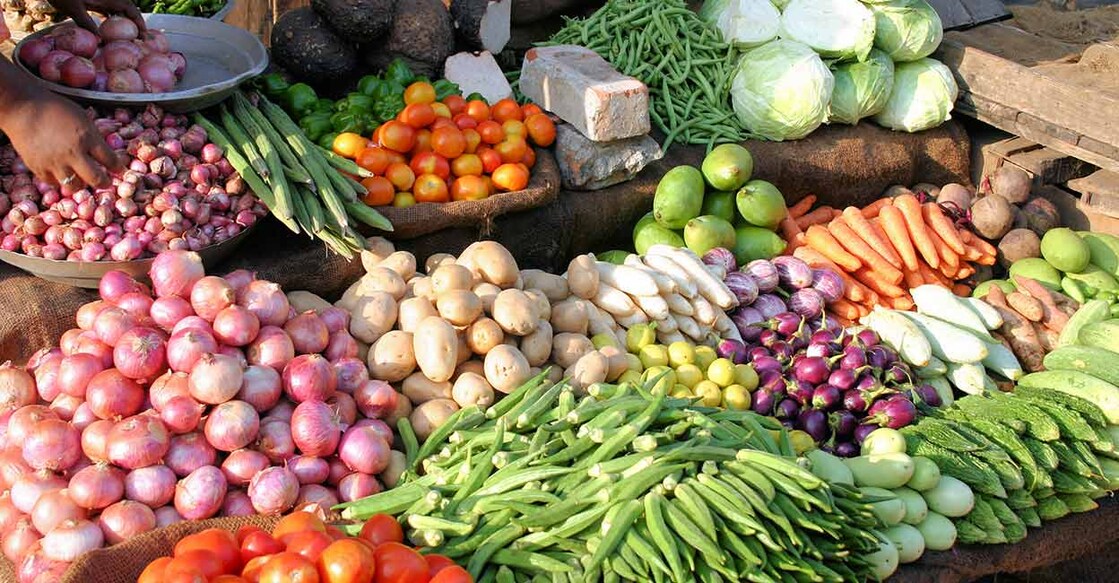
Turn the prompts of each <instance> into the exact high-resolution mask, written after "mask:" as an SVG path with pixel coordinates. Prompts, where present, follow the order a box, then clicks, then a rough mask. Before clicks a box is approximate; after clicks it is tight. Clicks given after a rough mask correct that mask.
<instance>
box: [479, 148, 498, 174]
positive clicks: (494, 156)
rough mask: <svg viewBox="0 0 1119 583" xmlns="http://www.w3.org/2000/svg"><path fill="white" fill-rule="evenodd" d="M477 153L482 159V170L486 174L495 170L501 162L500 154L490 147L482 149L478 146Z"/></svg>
mask: <svg viewBox="0 0 1119 583" xmlns="http://www.w3.org/2000/svg"><path fill="white" fill-rule="evenodd" d="M477 154H478V157H479V158H481V159H482V172H485V173H486V174H492V173H493V171H494V170H497V167H498V166H501V164H502V162H501V154H498V153H497V152H496V151H494V150H493V149H492V148H486V149H484V150H483V149H481V148H478V152H477Z"/></svg>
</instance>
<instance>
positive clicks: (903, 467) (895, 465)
mask: <svg viewBox="0 0 1119 583" xmlns="http://www.w3.org/2000/svg"><path fill="white" fill-rule="evenodd" d="M843 463H845V464H847V467H848V468H849V469H850V470H851V474H852V475H853V476H855V483H856V484H858V485H860V486H873V487H875V488H887V489H890V488H900V487H902V486H904V485H905V483H906V482H908V481H909V479H910V478H912V477H913V458H911V457H909V456H908V455H906V454H904V453H883V454H878V455H871V456H861V457H854V458H848V459H845V460H843Z"/></svg>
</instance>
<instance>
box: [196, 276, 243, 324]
mask: <svg viewBox="0 0 1119 583" xmlns="http://www.w3.org/2000/svg"><path fill="white" fill-rule="evenodd" d="M236 299H237V297H236V294H235V293H234V291H233V287H232V286H230V285H229V283H227V282H226V281H225V280H224V279H222V278H220V277H217V276H216V275H207V276H206V277H203V278H202V279H200V280H198V283H196V284H194V287H193V288H191V290H190V305H191V307H192V308H194V313H196V314H198V316H199V317H201V318H202V319H204V320H208V321H210V322H213V321H214V318H215V317H217V315H218V312H220V311H222V310H224V309H225V308H228V307H229V306H231V305H233V302H234V301H235V300H236Z"/></svg>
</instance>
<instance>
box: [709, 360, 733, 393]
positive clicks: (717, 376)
mask: <svg viewBox="0 0 1119 583" xmlns="http://www.w3.org/2000/svg"><path fill="white" fill-rule="evenodd" d="M707 380H709V381H711V382H713V383H715V384H716V385H719V386H720V387H729V386H731V385H733V384H734V363H733V362H731V361H730V359H729V358H716V359H715V362H712V363H711V366H709V367H707Z"/></svg>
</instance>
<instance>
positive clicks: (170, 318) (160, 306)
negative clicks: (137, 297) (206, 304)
mask: <svg viewBox="0 0 1119 583" xmlns="http://www.w3.org/2000/svg"><path fill="white" fill-rule="evenodd" d="M193 315H194V310H193V309H191V307H190V302H188V301H186V300H184V299H183V298H180V297H178V296H166V297H162V298H157V299H156V300H155V301H154V302H153V303H152V307H151V317H152V321H153V322H155V323H156V325H157V326H159V327H160V328H162V329H164V330H166V331H170V330H171V329H172V328H174V327H175V324H177V323H179V321H181V320H182V319H183V318H186V317H187V316H193Z"/></svg>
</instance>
